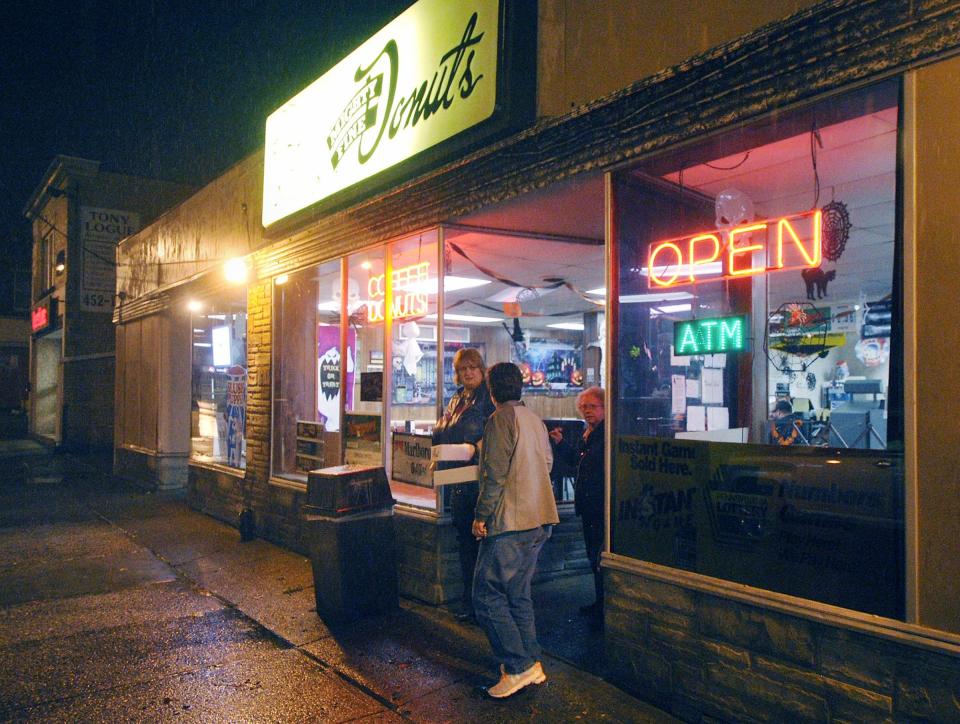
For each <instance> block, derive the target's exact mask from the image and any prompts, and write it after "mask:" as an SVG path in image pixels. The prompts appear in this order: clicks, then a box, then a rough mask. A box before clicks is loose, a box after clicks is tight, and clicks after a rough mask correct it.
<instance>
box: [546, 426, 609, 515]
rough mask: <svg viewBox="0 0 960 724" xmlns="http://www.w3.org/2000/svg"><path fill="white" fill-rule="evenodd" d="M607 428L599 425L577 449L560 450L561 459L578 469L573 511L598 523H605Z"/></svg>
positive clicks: (563, 444)
mask: <svg viewBox="0 0 960 724" xmlns="http://www.w3.org/2000/svg"><path fill="white" fill-rule="evenodd" d="M603 425H604V423H603V422H601V423H600V424H599V425H597V426H596V427H595V428H593V430H592V431H591V432H590V434H589V435H588V436H587V438H586V439H585V440H584V439H583V438H581V439H580V441H579V442H578V444H577V446H576V448H574V447H573V446H572V445H569V444H567V443H560V444H559V445H558V446H557V455H558V456H562V457H564V458H566V460H567V461H569V462H570V464H572V465H574V466H576V469H577V477H576V480H575V481H574V498H573V508H574V510H575V511H576V513H577V515H580V516H583V517H584V518H586V519H588V520H590V521H592V522H594V523H601V522H602V521H603V482H604V481H603V477H604V476H603V471H604V462H605V459H606V456H605V455H604V450H603V447H604V441H603Z"/></svg>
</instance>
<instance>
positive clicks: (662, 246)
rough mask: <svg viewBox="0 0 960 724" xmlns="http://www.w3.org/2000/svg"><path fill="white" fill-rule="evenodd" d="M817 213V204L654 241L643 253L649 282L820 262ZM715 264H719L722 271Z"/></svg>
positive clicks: (686, 281)
mask: <svg viewBox="0 0 960 724" xmlns="http://www.w3.org/2000/svg"><path fill="white" fill-rule="evenodd" d="M821 217H822V213H821V212H820V210H819V209H817V210H816V211H807V212H805V213H802V214H793V215H792V216H781V217H780V218H778V219H768V220H766V221H756V222H751V223H749V224H743V225H741V226H735V227H733V228H732V229H728V230H725V231H719V230H713V231H704V232H701V233H697V234H692V235H689V236H682V237H679V238H676V239H667V240H666V241H661V242H658V243H656V244H652V245H651V246H650V250H649V253H648V255H647V268H646V274H647V283H648V285H649V286H650V287H674V286H680V285H682V284H696V283H697V282H702V281H711V280H714V279H722V278H726V279H729V278H737V277H745V276H750V275H752V274H759V273H761V272H766V271H774V270H777V269H788V268H797V267H818V266H820V262H821V259H822V255H821V247H820V238H821V233H820V223H821ZM718 265H719V266H718ZM716 269H722V274H721V275H720V276H717V274H716V271H715V270H716Z"/></svg>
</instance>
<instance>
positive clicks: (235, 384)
mask: <svg viewBox="0 0 960 724" xmlns="http://www.w3.org/2000/svg"><path fill="white" fill-rule="evenodd" d="M246 423H247V370H246V369H244V368H243V367H241V366H240V365H234V366H233V367H229V368H227V465H230V466H232V467H235V468H239V467H242V466H243V434H244V429H245V428H246Z"/></svg>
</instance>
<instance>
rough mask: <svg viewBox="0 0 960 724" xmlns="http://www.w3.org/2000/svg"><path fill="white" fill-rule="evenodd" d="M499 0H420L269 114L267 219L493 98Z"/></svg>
mask: <svg viewBox="0 0 960 724" xmlns="http://www.w3.org/2000/svg"><path fill="white" fill-rule="evenodd" d="M499 16H500V2H499V0H470V1H469V2H450V1H449V0H420V2H418V3H415V4H414V5H413V6H411V7H410V8H408V9H407V10H406V11H405V12H403V13H402V14H401V15H399V16H398V17H397V18H396V19H395V20H393V22H391V23H389V24H388V25H386V26H385V27H384V28H383V29H382V30H380V31H379V32H378V33H377V34H376V35H374V36H373V37H372V38H370V39H369V40H367V41H366V42H365V43H364V44H363V45H361V46H360V47H359V48H357V49H356V50H354V51H353V52H352V53H351V54H350V55H348V56H347V57H346V58H344V59H343V60H342V61H341V62H340V63H338V64H337V65H335V66H334V67H333V68H332V69H331V70H330V71H328V72H327V73H326V74H324V75H323V76H321V77H320V78H319V79H318V80H316V81H314V82H313V83H312V84H311V85H309V86H307V88H306V89H304V90H303V91H301V92H300V93H299V94H298V95H296V96H294V97H293V98H292V99H291V100H289V101H288V102H287V103H286V104H284V105H283V106H281V107H280V108H279V109H278V110H277V111H275V112H274V113H273V114H272V115H270V117H269V118H267V127H266V143H265V154H266V155H265V159H264V174H263V176H264V178H263V224H264V226H269V225H270V224H272V223H273V222H275V221H278V220H279V219H282V218H284V217H285V216H288V215H289V214H292V213H293V212H295V211H298V210H300V209H302V208H305V207H307V206H309V205H311V204H313V203H316V202H318V201H321V200H323V199H325V198H327V197H329V196H331V195H332V194H335V193H336V192H338V191H341V190H343V189H346V188H348V187H350V186H353V185H354V184H356V183H358V182H360V181H363V180H364V179H367V178H369V177H371V176H373V175H374V174H377V173H379V172H380V171H384V170H386V169H388V168H391V167H393V166H395V165H396V164H398V163H400V162H401V161H403V160H405V159H408V158H410V157H411V156H413V155H415V154H417V153H419V152H421V151H424V150H426V149H428V148H430V147H432V146H435V145H436V144H438V143H440V142H442V141H444V140H447V139H449V138H452V137H453V136H455V135H457V134H458V133H461V132H462V131H465V130H467V129H468V128H471V127H473V126H475V125H477V124H479V123H481V122H482V121H485V120H486V119H488V118H490V117H491V116H492V115H493V113H494V110H495V109H496V108H497V102H498V99H497V84H498V83H497V81H498V78H497V73H498V69H497V49H498V47H499V45H500V39H499V37H498V36H499Z"/></svg>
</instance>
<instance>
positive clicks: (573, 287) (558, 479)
mask: <svg viewBox="0 0 960 724" xmlns="http://www.w3.org/2000/svg"><path fill="white" fill-rule="evenodd" d="M600 208H602V202H600V201H599V200H598V203H597V204H596V207H595V209H594V214H595V215H596V216H597V217H598V218H599V216H600V213H599V210H600ZM525 215H526V224H527V225H528V227H529V226H530V225H533V224H534V223H536V222H537V220H538V219H540V217H542V215H543V211H542V210H541V209H540V208H538V205H537V204H536V203H531V204H529V205H528V207H526V211H525ZM508 217H509V214H508V213H505V214H503V218H508ZM444 231H445V241H446V243H445V247H444V266H445V270H446V276H445V281H444V319H443V336H444V340H445V341H444V352H445V353H444V402H445V403H446V402H447V401H448V400H449V399H450V397H451V395H452V394H453V392H454V391H455V389H456V387H455V385H454V384H453V365H452V360H453V355H454V354H455V353H456V351H457V350H458V349H461V348H463V347H472V348H475V349H477V350H478V351H479V352H480V353H481V355H482V356H483V358H484V361H485V363H486V365H487V366H488V367H490V366H492V365H494V364H496V363H498V362H513V363H515V364H517V365H518V366H519V367H520V369H521V371H522V372H523V378H524V389H523V400H524V404H526V406H527V407H529V408H530V409H531V410H533V411H534V412H536V413H537V414H538V415H539V416H540V417H541V418H542V419H543V420H544V422H545V423H546V425H547V427H548V428H549V429H558V428H559V429H560V430H561V431H562V432H563V434H564V437H565V438H566V440H567V442H568V443H569V444H570V445H572V446H575V445H576V443H577V439H578V437H579V436H580V435H581V434H582V431H583V422H582V420H581V419H580V417H579V415H578V414H577V407H576V398H577V395H578V394H579V393H580V392H581V391H582V390H583V389H585V388H586V387H590V386H593V385H601V384H602V382H603V379H602V369H603V352H602V350H603V338H604V334H605V324H604V313H603V309H604V307H603V304H604V302H603V284H604V247H603V238H602V235H600V236H597V237H583V236H569V237H565V236H563V235H560V234H549V235H548V234H544V235H542V236H538V235H536V234H534V233H530V232H526V233H520V232H516V231H512V230H509V229H503V230H499V231H498V230H497V229H494V228H490V227H483V228H470V227H469V226H456V227H449V228H447V227H445V229H444ZM575 474H576V471H575V469H574V468H573V467H572V466H571V465H570V464H569V461H567V460H566V459H565V458H564V456H557V460H556V461H555V464H554V469H553V475H552V477H553V485H554V494H555V496H556V499H557V501H558V502H569V501H572V500H573V478H574V476H575Z"/></svg>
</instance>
